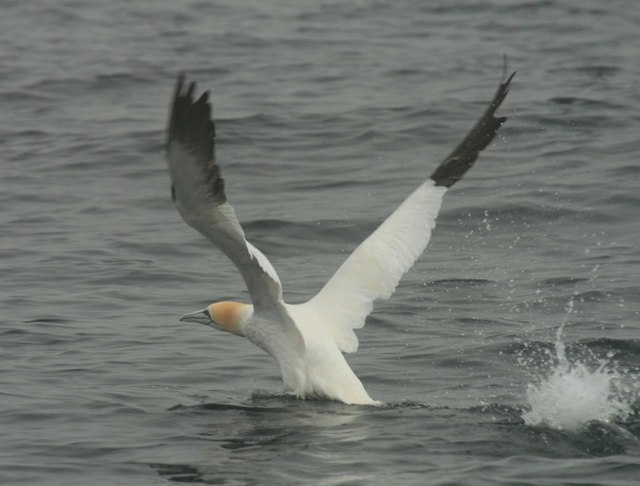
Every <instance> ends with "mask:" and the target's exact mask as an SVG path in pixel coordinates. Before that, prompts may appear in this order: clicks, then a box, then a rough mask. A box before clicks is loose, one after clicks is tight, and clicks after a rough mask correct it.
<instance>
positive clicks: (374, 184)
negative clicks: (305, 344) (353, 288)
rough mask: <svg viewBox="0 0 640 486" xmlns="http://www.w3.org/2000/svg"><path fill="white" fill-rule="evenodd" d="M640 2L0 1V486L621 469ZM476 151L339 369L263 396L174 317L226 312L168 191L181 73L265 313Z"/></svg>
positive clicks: (262, 386) (222, 294)
mask: <svg viewBox="0 0 640 486" xmlns="http://www.w3.org/2000/svg"><path fill="white" fill-rule="evenodd" d="M638 25H640V6H639V4H638V2H637V1H636V0H612V1H607V2H605V1H602V0H565V1H560V0H516V1H510V2H507V1H498V0H494V1H483V0H462V1H445V0H439V1H428V0H398V1H382V0H347V1H337V0H332V1H326V0H317V1H310V0H308V1H293V0H288V1H287V0H281V1H258V0H246V1H245V0H243V1H237V2H236V1H232V0H221V1H186V0H185V1H169V0H160V1H155V2H143V1H132V2H129V1H123V0H117V1H112V2H106V1H103V2H99V1H80V0H73V1H72V0H61V1H57V2H53V1H45V0H34V1H28V2H24V1H17V0H5V1H3V2H2V6H1V14H0V26H1V28H0V107H1V114H0V154H1V155H0V484H2V485H22V484H24V485H34V486H49V485H96V486H103V485H105V486H106V485H164V484H182V483H190V484H215V485H234V486H235V485H299V484H311V485H345V486H346V485H349V486H356V485H401V486H403V485H443V486H444V485H450V486H454V485H470V486H478V485H480V486H484V485H486V486H489V485H518V486H519V485H530V486H543V485H544V486H556V485H569V484H570V485H574V486H575V485H616V486H622V485H625V486H626V485H629V486H631V485H637V484H640V280H639V277H640V249H639V242H640V180H639V179H640V163H639V155H640V62H639V61H640V29H639V28H638ZM503 55H506V56H507V59H508V63H509V70H517V71H518V73H517V75H516V77H515V78H514V81H513V85H512V89H511V92H510V93H509V96H508V97H507V99H506V101H505V102H504V105H503V106H502V108H501V109H500V114H501V115H504V116H507V117H509V120H508V122H507V123H506V125H505V126H504V127H503V128H502V129H501V131H500V132H499V135H498V137H496V140H495V142H494V143H493V144H492V145H491V146H490V147H489V148H487V149H486V150H485V151H484V152H483V154H482V155H481V157H480V159H479V160H478V162H477V164H476V165H475V166H474V167H473V168H472V170H471V171H469V173H468V174H467V175H466V176H465V178H464V179H463V180H462V181H461V182H460V183H459V184H457V185H456V186H454V187H453V188H452V189H451V190H450V191H449V192H448V193H447V195H446V197H445V201H444V204H443V208H442V211H441V213H440V216H439V219H438V225H437V228H436V229H435V231H434V234H433V237H432V240H431V242H430V244H429V247H428V249H427V251H426V252H425V254H424V255H423V257H422V258H421V259H420V260H419V261H418V262H417V264H416V265H415V266H414V268H413V269H412V270H411V271H410V272H409V273H408V274H407V275H406V276H405V278H404V279H403V280H402V282H401V284H400V286H399V287H398V289H397V292H396V293H395V295H394V296H393V298H391V299H389V300H386V301H380V302H378V303H377V304H376V306H375V309H374V312H373V313H372V314H371V316H370V317H369V319H368V321H367V325H366V326H365V328H363V329H362V330H361V331H360V332H359V338H360V349H359V351H358V352H357V353H356V354H353V355H349V356H348V361H349V363H350V364H351V365H352V367H353V369H354V370H355V371H356V373H357V374H358V376H359V377H360V378H361V379H362V381H363V383H364V385H365V387H366V388H367V390H368V392H369V393H370V395H371V396H372V397H373V398H375V399H378V400H381V401H383V402H384V405H382V406H380V407H363V406H348V405H344V404H340V403H335V402H329V401H311V400H309V401H302V400H296V399H293V398H290V397H288V396H287V395H285V394H284V393H283V389H282V385H281V380H280V376H279V371H278V368H277V366H276V363H275V362H274V361H273V360H272V359H271V358H270V357H269V356H268V355H266V354H264V353H263V352H262V351H261V350H260V349H258V348H256V347H255V346H253V345H252V344H251V343H249V342H248V341H245V340H242V339H239V338H237V337H236V336H232V335H228V334H223V333H220V332H217V331H215V330H213V329H210V328H206V327H204V326H197V325H194V324H188V323H181V322H179V321H178V319H179V318H180V316H181V315H183V314H185V313H187V312H191V311H194V310H197V309H200V308H203V307H204V306H205V305H207V304H209V303H210V302H213V301H217V300H225V299H235V300H242V301H247V299H248V294H247V291H246V288H245V286H244V284H243V282H242V280H241V279H240V277H239V275H238V272H237V271H236V269H235V268H234V267H233V265H232V264H231V263H230V262H229V261H228V260H227V259H226V258H225V257H224V256H223V255H222V254H221V253H220V252H219V251H218V250H217V249H216V248H214V247H213V246H212V245H210V244H209V243H208V242H207V241H206V240H205V239H204V238H203V237H201V236H200V235H199V234H197V233H196V232H195V231H193V230H192V229H191V228H189V227H188V226H187V225H186V224H185V223H184V222H183V221H182V220H181V219H180V216H179V215H178V213H177V211H176V210H175V208H174V207H173V204H172V202H171V197H170V191H169V177H168V173H167V169H166V162H165V160H164V130H165V124H166V118H167V111H168V106H169V101H170V97H171V94H172V91H173V87H174V83H175V79H176V76H177V74H178V73H179V72H181V71H185V72H187V73H188V74H189V76H190V77H191V78H192V79H194V80H196V81H198V83H199V89H202V90H204V89H209V90H210V96H211V99H212V101H213V104H214V106H215V118H216V121H217V134H218V139H217V158H218V161H219V163H220V166H221V168H222V171H223V175H224V177H225V179H226V181H227V195H228V196H229V199H230V201H231V202H232V203H233V205H234V207H235V209H236V212H237V214H238V216H239V218H240V220H241V221H242V223H243V225H244V228H245V232H246V234H247V237H248V238H249V240H250V241H252V242H253V243H254V244H255V245H256V246H257V247H259V248H260V249H261V250H262V251H263V252H264V253H266V254H267V255H268V257H269V259H270V260H271V262H272V263H273V265H274V266H275V268H276V269H277V270H278V272H279V274H280V277H281V279H282V281H283V283H284V292H285V298H286V299H287V300H288V301H289V302H292V303H295V302H303V301H305V300H306V299H308V298H310V297H312V296H313V295H314V294H315V292H317V291H318V290H319V289H320V288H321V287H322V285H323V284H324V282H326V280H327V279H328V278H329V277H330V276H331V275H332V273H333V272H334V271H335V269H336V268H337V267H338V266H339V264H340V263H341V262H342V261H343V260H344V258H345V257H346V256H347V255H348V254H349V252H350V251H352V250H353V249H354V248H355V246H356V245H357V244H358V243H359V242H360V241H362V240H363V239H364V238H365V237H366V236H367V235H368V234H369V233H370V232H371V231H372V230H373V229H374V228H375V227H376V225H377V224H379V223H380V222H381V221H382V220H383V219H384V218H385V217H386V216H387V215H388V214H389V213H390V212H391V211H392V210H393V209H394V208H395V207H396V205H398V204H399V203H400V202H401V201H402V200H403V198H404V197H406V196H407V195H408V194H409V193H410V192H411V191H412V190H413V189H414V188H415V187H416V186H417V185H418V184H419V183H420V182H421V181H422V180H423V179H424V178H425V177H427V176H428V175H429V174H430V173H431V171H432V170H433V169H434V167H435V166H436V165H437V164H438V163H439V161H440V160H441V159H442V158H443V157H444V156H446V155H447V154H448V153H449V151H450V150H451V149H452V148H453V147H454V146H455V145H456V144H457V143H458V141H460V140H461V139H462V137H463V136H464V135H465V134H466V132H467V131H468V130H469V129H470V128H471V127H472V126H473V124H474V123H475V121H476V120H477V119H478V117H479V116H480V115H481V113H482V112H483V110H484V109H485V107H486V105H487V103H488V101H489V100H490V99H491V97H492V96H493V94H494V92H495V89H496V88H497V85H498V83H499V81H500V79H501V76H502V70H503Z"/></svg>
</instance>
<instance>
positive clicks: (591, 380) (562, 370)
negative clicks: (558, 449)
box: [523, 299, 631, 432]
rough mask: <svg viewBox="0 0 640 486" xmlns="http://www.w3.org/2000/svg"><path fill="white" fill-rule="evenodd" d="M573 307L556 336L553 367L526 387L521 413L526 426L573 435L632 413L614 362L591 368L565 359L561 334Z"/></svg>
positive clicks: (606, 362) (601, 363)
mask: <svg viewBox="0 0 640 486" xmlns="http://www.w3.org/2000/svg"><path fill="white" fill-rule="evenodd" d="M573 308H574V303H573V299H571V301H570V302H569V304H568V305H567V308H566V310H567V318H565V320H564V322H563V323H562V324H561V325H560V327H559V328H558V332H557V333H556V345H555V351H556V357H555V358H556V359H557V364H556V365H555V368H554V369H553V370H552V371H551V373H550V374H549V375H548V376H547V377H546V378H544V379H542V380H541V381H540V382H539V383H538V384H535V385H534V384H530V385H528V387H527V401H528V403H529V407H530V410H529V411H527V412H525V413H524V414H523V418H524V421H525V423H526V424H527V425H544V426H547V427H552V428H555V429H560V430H567V431H574V432H575V431H578V430H580V429H581V428H582V427H584V426H585V425H586V424H587V423H589V422H591V421H599V422H604V423H610V422H612V421H613V420H615V419H619V420H623V419H624V418H625V417H627V416H628V415H629V414H630V413H631V401H630V400H628V399H625V397H624V396H623V395H624V392H623V385H622V378H623V374H622V373H621V372H620V371H618V370H617V369H616V365H615V363H612V362H609V361H601V362H600V363H599V364H598V365H597V366H596V367H593V366H591V367H590V366H589V365H588V364H586V363H583V362H582V361H580V360H575V361H574V362H570V361H569V360H568V359H567V355H566V351H565V345H564V342H563V341H562V333H563V331H564V327H565V325H566V324H567V321H568V320H569V317H568V316H569V315H570V314H571V313H573Z"/></svg>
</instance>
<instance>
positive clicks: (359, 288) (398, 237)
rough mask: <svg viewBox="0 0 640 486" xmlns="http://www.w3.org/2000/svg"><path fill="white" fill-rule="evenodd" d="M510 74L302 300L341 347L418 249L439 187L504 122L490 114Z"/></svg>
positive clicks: (351, 345)
mask: <svg viewBox="0 0 640 486" xmlns="http://www.w3.org/2000/svg"><path fill="white" fill-rule="evenodd" d="M514 75H515V73H513V74H512V75H511V76H509V78H508V79H506V80H504V79H503V81H502V82H501V83H500V86H499V87H498V91H497V92H496V94H495V96H494V97H493V100H492V101H491V104H490V105H489V107H488V108H487V110H486V111H485V113H484V114H483V115H482V117H481V118H480V120H478V122H477V123H476V125H475V126H474V127H473V128H472V129H471V131H470V132H469V134H468V135H467V136H466V137H465V138H464V140H463V141H462V142H461V143H460V145H458V146H457V147H456V149H455V150H454V151H453V152H452V153H451V154H450V155H449V156H448V157H447V158H445V159H444V160H443V161H442V163H441V164H440V165H439V166H438V168H437V169H436V170H435V171H434V172H433V174H431V177H430V178H429V179H427V180H426V181H425V182H424V183H422V184H421V185H420V186H419V187H418V188H417V189H416V190H415V191H414V192H413V193H412V194H411V195H410V196H409V197H408V198H407V199H405V200H404V202H403V203H402V204H401V205H400V206H399V207H398V208H397V209H396V210H395V211H394V212H393V214H391V216H389V217H388V218H387V219H386V220H385V221H384V222H383V223H382V224H381V225H380V226H379V227H378V228H377V229H376V230H375V231H374V232H373V233H372V234H371V235H370V236H369V237H368V238H367V239H366V240H364V241H363V242H362V243H361V244H360V246H358V247H357V248H356V249H355V251H354V252H353V253H352V254H351V255H350V256H349V257H348V258H347V260H346V261H345V262H344V263H343V264H342V266H340V268H339V269H338V271H337V272H336V273H335V274H334V275H333V277H331V279H330V280H329V282H328V283H327V284H326V285H325V286H324V287H323V289H322V290H321V291H320V292H319V293H318V295H316V296H315V297H314V298H313V299H311V300H310V301H309V302H307V303H306V304H304V305H307V306H309V308H310V309H313V311H314V312H316V313H318V314H321V315H322V316H323V320H324V321H325V322H326V323H327V326H328V329H327V331H328V332H329V333H330V335H331V337H332V338H333V339H334V340H335V342H336V343H337V344H338V346H339V347H340V349H341V350H342V351H344V352H354V351H356V350H357V349H358V338H357V337H356V335H355V333H354V332H353V329H357V328H360V327H362V326H364V323H365V318H366V317H367V315H368V314H369V313H370V312H371V310H372V309H373V302H374V300H376V299H379V298H388V297H390V296H391V294H392V293H393V291H394V290H395V289H396V287H397V285H398V283H399V282H400V279H401V278H402V276H403V275H404V273H405V272H406V271H407V270H409V268H411V267H412V266H413V264H414V263H415V261H416V259H417V258H418V257H419V256H420V255H421V254H422V252H423V251H424V249H425V248H426V246H427V244H428V243H429V239H430V238H431V231H432V230H433V228H434V227H435V224H436V217H437V216H438V212H439V210H440V205H441V203H442V197H443V196H444V193H445V192H446V191H447V189H448V188H449V187H451V186H452V185H453V184H455V182H456V181H458V180H459V179H460V178H461V177H462V176H463V175H464V173H465V172H466V171H467V170H469V168H470V167H471V166H472V165H473V163H474V162H475V160H476V159H477V158H478V154H479V153H480V151H482V149H484V148H485V147H486V146H487V145H489V143H490V142H491V140H493V138H494V137H495V135H496V133H497V131H498V129H499V128H500V126H502V124H503V123H504V122H505V120H506V117H497V118H496V117H495V116H494V115H495V112H496V110H497V109H498V107H499V106H500V104H501V103H502V101H503V100H504V98H505V96H506V95H507V93H508V91H509V85H510V83H511V80H512V78H513V76H514Z"/></svg>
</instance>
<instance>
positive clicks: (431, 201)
mask: <svg viewBox="0 0 640 486" xmlns="http://www.w3.org/2000/svg"><path fill="white" fill-rule="evenodd" d="M505 74H506V70H505V73H503V76H502V81H501V82H500V84H499V87H498V90H497V92H496V94H495V95H494V97H493V100H492V101H491V103H490V105H489V107H488V108H487V109H486V110H485V112H484V114H483V115H482V116H481V117H480V120H478V122H477V123H476V124H475V126H474V127H473V128H472V129H471V131H470V132H469V133H468V134H467V136H466V137H465V138H464V139H463V140H462V142H461V143H460V144H459V145H458V146H457V147H456V148H455V149H454V150H453V152H451V154H449V156H448V157H446V158H445V159H444V160H443V161H442V162H441V163H440V164H439V165H438V166H437V168H436V169H435V171H434V172H433V173H432V174H431V176H430V177H429V178H428V179H426V180H425V181H424V182H422V184H420V185H419V186H418V188H417V189H415V190H414V191H413V192H412V193H411V194H410V195H409V197H407V198H406V199H405V200H404V202H402V203H401V204H400V206H399V207H398V208H396V209H395V211H393V213H391V215H390V216H389V217H387V219H385V220H384V221H383V222H382V224H381V225H380V226H379V227H378V228H377V229H376V230H375V231H374V232H373V233H372V234H371V235H370V236H369V237H368V238H367V239H365V240H364V241H363V242H362V243H361V244H360V245H359V246H358V247H357V248H356V249H355V250H354V251H353V253H351V255H350V256H349V257H348V258H347V259H346V260H345V261H344V263H343V264H342V265H341V266H340V267H339V268H338V270H337V271H336V273H335V274H334V275H333V276H332V277H331V278H330V279H329V281H328V282H327V284H326V285H325V286H324V287H323V288H322V289H321V290H320V292H319V293H318V294H317V295H316V296H314V297H313V298H311V299H310V300H309V301H307V302H306V303H304V304H296V305H292V304H287V303H286V302H285V301H284V299H283V296H282V285H281V283H280V279H279V278H278V274H277V273H276V271H275V269H274V268H273V265H271V263H270V262H269V260H268V259H267V257H266V256H265V255H264V254H263V253H262V252H261V251H260V250H258V249H257V248H256V247H255V246H253V245H252V244H251V243H250V242H249V241H247V239H246V238H245V234H244V232H243V230H242V227H241V226H240V223H239V222H238V219H237V217H236V214H235V211H234V209H233V207H232V206H231V204H230V203H229V201H228V200H227V195H226V193H225V185H224V179H223V178H222V176H221V174H220V166H219V165H218V162H217V160H216V158H215V156H214V138H215V126H214V122H213V120H212V117H211V105H210V103H209V93H208V91H205V92H204V93H203V94H202V95H201V96H200V97H198V98H197V100H196V101H194V94H195V92H196V84H195V83H194V82H190V83H188V86H187V85H186V79H185V75H184V74H181V75H179V77H178V81H177V84H176V88H175V92H174V95H173V101H172V104H171V111H170V116H169V123H168V129H167V142H166V155H167V160H168V164H169V172H170V175H171V182H172V184H171V197H172V199H173V202H174V203H175V206H176V207H177V209H178V211H179V213H180V215H181V216H182V218H183V219H184V221H185V222H186V223H187V224H189V225H190V226H191V227H193V228H194V229H196V230H197V231H199V232H200V233H202V235H204V236H205V237H206V238H208V239H209V240H210V241H211V242H212V243H213V244H214V245H216V246H217V247H218V248H219V249H220V250H221V251H222V252H223V253H224V254H225V255H226V256H227V257H228V258H229V259H230V260H231V261H232V262H233V263H234V264H235V266H236V267H237V268H238V271H239V272H240V274H241V275H242V278H243V279H244V281H245V283H246V285H247V288H248V290H249V296H250V299H251V303H250V304H248V303H241V302H227V301H225V302H215V303H213V304H211V305H209V306H208V307H207V308H206V309H203V310H199V311H196V312H192V313H190V314H186V315H185V316H183V317H182V318H181V319H180V320H181V321H190V322H196V323H200V324H205V325H207V326H210V327H212V328H214V329H219V330H221V331H226V332H229V333H231V334H236V335H238V336H243V337H246V338H247V339H249V341H251V342H252V343H254V344H255V345H257V346H258V347H259V348H261V349H262V350H264V351H266V352H267V353H268V354H270V355H271V356H273V357H274V358H275V359H276V361H277V363H278V365H279V368H280V372H281V375H282V380H283V382H284V387H285V389H286V391H287V393H289V394H291V395H294V396H296V397H298V398H301V399H304V398H320V399H329V400H336V401H340V402H344V403H347V404H362V405H375V404H379V403H380V402H378V401H376V400H373V399H372V398H371V397H370V396H369V394H368V393H367V392H366V390H365V389H364V386H363V385H362V383H361V381H360V380H359V379H358V377H357V376H356V375H355V373H354V372H353V371H352V370H351V368H350V367H349V365H348V364H347V361H346V360H345V358H344V355H343V353H353V352H355V351H356V350H357V349H358V338H357V337H356V334H355V332H354V330H355V329H359V328H361V327H363V326H364V324H365V318H366V317H367V315H369V313H370V312H371V311H372V309H373V302H374V301H375V300H376V299H381V298H382V299H386V298H388V297H390V296H391V294H392V293H393V292H394V290H395V289H396V286H397V285H398V283H399V281H400V279H401V277H402V276H403V275H404V273H405V272H406V271H407V270H409V268H411V267H412V266H413V264H414V262H415V261H416V259H417V258H418V257H419V256H420V255H421V254H422V252H423V251H424V249H425V248H426V246H427V243H428V242H429V238H430V237H431V231H432V230H433V228H434V227H435V221H436V217H437V215H438V211H439V210H440V205H441V203H442V197H443V196H444V193H445V192H446V191H447V189H448V188H449V187H451V186H452V185H453V184H455V183H456V182H457V181H458V180H459V179H460V178H461V177H462V176H463V174H464V173H465V172H466V171H467V170H468V169H469V168H470V167H471V166H472V165H473V163H474V162H475V160H476V159H477V157H478V154H479V152H480V151H482V150H483V149H484V148H485V147H486V146H487V145H488V144H489V143H490V142H491V141H492V140H493V138H494V136H495V135H496V133H497V131H498V129H499V128H500V127H501V126H502V124H503V123H504V122H505V120H506V117H495V116H494V115H495V112H496V110H497V109H498V107H499V106H500V104H501V103H502V101H503V100H504V98H505V97H506V95H507V93H508V91H509V86H510V83H511V80H512V79H513V76H514V75H515V72H514V73H513V74H511V75H510V76H509V77H508V78H506V76H505Z"/></svg>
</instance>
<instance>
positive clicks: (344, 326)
mask: <svg viewBox="0 0 640 486" xmlns="http://www.w3.org/2000/svg"><path fill="white" fill-rule="evenodd" d="M446 190H447V188H446V187H443V186H438V187H436V186H435V183H434V181H433V180H431V179H428V180H427V181H425V182H424V183H423V184H422V185H421V186H419V187H418V188H417V189H416V190H415V191H414V192H413V194H411V195H410V196H409V197H408V198H407V199H405V201H404V202H403V203H402V204H401V205H400V206H399V207H398V208H397V209H396V210H395V211H394V212H393V213H392V214H391V216H389V217H388V218H387V219H386V220H385V221H384V222H383V223H382V224H381V225H380V226H379V227H378V228H377V229H376V230H375V231H374V232H373V233H372V234H371V236H369V237H368V238H367V239H366V240H364V241H363V242H362V243H361V244H360V246H358V248H356V250H355V251H354V252H353V253H352V254H351V255H350V256H349V257H348V258H347V260H346V261H345V262H344V263H343V264H342V266H340V268H339V269H338V271H337V272H336V273H335V274H334V275H333V277H331V279H330V280H329V282H327V284H326V285H325V286H324V287H323V289H322V290H321V291H320V292H319V293H318V294H317V295H316V296H315V297H314V298H313V299H311V300H310V301H309V302H307V303H306V304H304V305H306V306H309V308H312V309H313V311H314V312H316V313H317V314H320V315H322V317H323V320H324V321H325V322H326V323H327V331H328V332H329V334H330V335H331V337H332V338H333V339H334V341H335V342H336V343H337V345H338V347H339V348H340V349H341V350H342V351H344V352H347V353H351V352H354V351H356V350H357V349H358V338H357V337H356V335H355V333H354V332H353V329H358V328H361V327H362V326H364V323H365V319H366V317H367V315H369V313H370V312H371V310H372V309H373V301H374V300H376V299H379V298H383V299H385V298H388V297H390V296H391V294H392V293H393V291H394V290H395V289H396V287H397V286H398V283H399V282H400V279H401V278H402V276H403V275H404V274H405V273H406V271H407V270H409V269H410V268H411V267H412V266H413V264H414V263H415V261H416V260H417V258H418V257H419V256H420V255H421V254H422V252H423V251H424V249H425V248H426V246H427V244H428V243H429V239H430V238H431V230H432V229H433V228H434V227H435V225H436V217H437V216H438V211H439V210H440V205H441V204H442V196H443V195H444V193H445V192H446Z"/></svg>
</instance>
